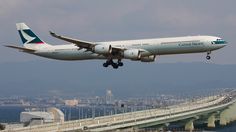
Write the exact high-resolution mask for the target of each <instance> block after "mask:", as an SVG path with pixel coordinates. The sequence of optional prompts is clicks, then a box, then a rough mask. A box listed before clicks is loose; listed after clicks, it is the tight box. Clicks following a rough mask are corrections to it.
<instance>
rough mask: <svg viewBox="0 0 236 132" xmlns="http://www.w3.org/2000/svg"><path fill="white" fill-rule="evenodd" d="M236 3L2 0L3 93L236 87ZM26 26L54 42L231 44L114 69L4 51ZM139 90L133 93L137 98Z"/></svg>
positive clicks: (125, 92) (146, 91) (190, 90)
mask: <svg viewBox="0 0 236 132" xmlns="http://www.w3.org/2000/svg"><path fill="white" fill-rule="evenodd" d="M235 4H236V1H234V0H227V1H221V0H207V1H206V0H198V1H194V0H182V1H181V2H179V1H172V0H148V1H144V0H129V1H125V0H119V1H110V0H99V1H93V0H80V1H77V0H71V1H70V2H68V1H63V0H50V1H46V0H41V1H30V0H11V1H9V0H2V1H0V20H1V21H0V25H1V30H0V43H1V48H0V67H1V68H0V73H1V75H0V90H1V92H0V96H1V95H6V96H8V95H15V94H16V95H21V94H22V95H24V94H25V95H33V96H34V95H37V94H48V93H51V94H59V95H60V94H63V93H69V94H73V93H76V92H78V93H79V92H81V95H87V94H91V95H95V94H98V95H101V94H103V93H104V91H105V89H109V88H111V89H112V90H113V91H114V92H115V93H116V94H117V95H119V96H129V95H130V96H132V95H134V96H135V95H137V96H138V95H142V94H147V95H151V94H153V93H154V94H156V93H181V92H183V93H184V92H186V93H195V92H196V91H200V92H202V91H203V93H204V89H206V91H207V89H210V90H212V89H213V90H214V89H218V88H227V87H230V88H234V87H236V83H235V82H236V81H235V78H236V74H235V71H236V68H235V67H236V59H235V56H236V52H235V48H236V45H235V44H236V37H235V29H236V8H235V6H234V5H235ZM17 22H25V23H26V24H27V25H28V26H29V27H30V28H32V30H33V31H34V32H35V33H36V34H37V35H38V36H40V38H42V39H43V40H44V41H46V42H48V43H50V44H63V43H66V42H63V41H60V40H57V39H55V38H52V37H51V36H50V35H49V32H48V31H49V30H52V31H55V32H57V33H59V34H62V35H66V36H70V37H73V38H78V39H81V40H87V41H107V40H126V39H141V38H156V37H158V38H159V37H172V36H186V35H213V36H219V37H222V38H223V39H225V40H226V41H228V42H229V43H228V45H227V46H226V47H224V48H223V49H220V50H218V51H214V52H213V53H212V54H211V56H212V60H210V62H207V61H206V59H205V56H206V53H201V54H187V55H168V56H158V57H157V60H156V62H154V63H150V64H144V63H140V62H131V61H125V65H124V67H122V68H120V69H118V70H114V69H111V68H108V69H105V68H103V67H102V63H103V61H100V60H96V61H93V60H91V61H74V62H68V61H56V60H50V59H46V58H41V57H36V56H33V55H29V54H25V53H21V52H18V51H17V50H14V49H9V48H6V47H3V45H5V44H15V45H18V46H19V45H20V44H21V41H20V37H19V35H18V32H17V30H16V27H15V23H17ZM132 92H133V93H132Z"/></svg>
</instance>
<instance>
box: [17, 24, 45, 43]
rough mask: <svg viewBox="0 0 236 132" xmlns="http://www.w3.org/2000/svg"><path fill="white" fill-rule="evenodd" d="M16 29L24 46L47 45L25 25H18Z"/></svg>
mask: <svg viewBox="0 0 236 132" xmlns="http://www.w3.org/2000/svg"><path fill="white" fill-rule="evenodd" d="M16 28H17V30H18V32H19V34H20V37H21V40H22V42H23V44H24V46H25V45H26V44H33V45H34V44H45V43H44V42H43V41H42V40H41V39H40V38H39V37H38V36H36V35H35V34H34V33H33V32H32V31H31V29H30V28H29V27H28V26H27V25H26V24H25V23H17V24H16Z"/></svg>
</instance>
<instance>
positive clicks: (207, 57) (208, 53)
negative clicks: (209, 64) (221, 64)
mask: <svg viewBox="0 0 236 132" xmlns="http://www.w3.org/2000/svg"><path fill="white" fill-rule="evenodd" d="M210 54H211V51H209V52H207V56H206V59H207V60H210V59H211V56H210Z"/></svg>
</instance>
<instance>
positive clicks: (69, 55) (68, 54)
mask: <svg viewBox="0 0 236 132" xmlns="http://www.w3.org/2000/svg"><path fill="white" fill-rule="evenodd" d="M36 55H39V56H42V57H46V58H51V59H58V60H86V59H105V57H104V56H102V55H100V56H99V55H98V54H94V53H92V52H89V51H88V52H84V51H63V52H41V53H37V54H36Z"/></svg>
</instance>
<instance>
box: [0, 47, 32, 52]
mask: <svg viewBox="0 0 236 132" xmlns="http://www.w3.org/2000/svg"><path fill="white" fill-rule="evenodd" d="M4 46H5V47H8V48H13V49H18V50H20V51H23V52H28V53H33V52H35V50H33V49H27V48H24V47H18V46H14V45H4Z"/></svg>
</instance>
